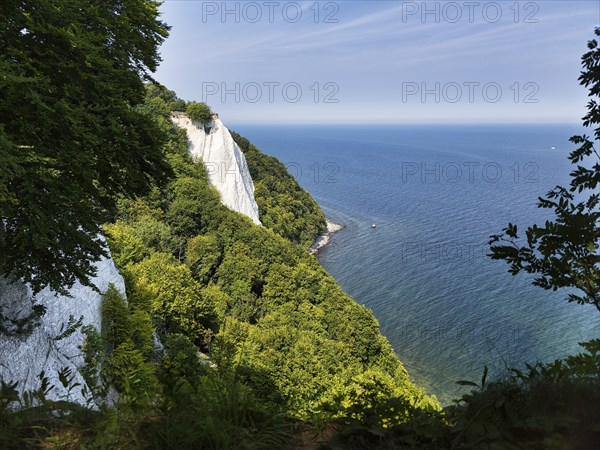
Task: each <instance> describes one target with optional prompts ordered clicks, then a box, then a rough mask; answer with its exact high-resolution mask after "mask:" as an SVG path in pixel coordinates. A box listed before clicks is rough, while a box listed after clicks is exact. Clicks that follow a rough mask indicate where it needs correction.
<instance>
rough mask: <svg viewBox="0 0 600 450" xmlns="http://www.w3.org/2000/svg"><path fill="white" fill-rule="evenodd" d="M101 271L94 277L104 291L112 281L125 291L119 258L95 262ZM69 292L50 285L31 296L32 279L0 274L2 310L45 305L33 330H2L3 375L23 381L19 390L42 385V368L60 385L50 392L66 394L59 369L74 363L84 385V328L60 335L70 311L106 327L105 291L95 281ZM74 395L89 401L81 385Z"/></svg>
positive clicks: (20, 313) (14, 313)
mask: <svg viewBox="0 0 600 450" xmlns="http://www.w3.org/2000/svg"><path fill="white" fill-rule="evenodd" d="M96 268H97V275H96V276H95V277H94V278H93V279H92V280H91V281H92V283H93V284H94V285H95V286H96V287H97V288H98V289H99V291H100V292H102V293H104V292H105V291H106V290H107V289H108V285H109V284H110V283H112V284H114V285H115V287H116V288H117V289H118V290H119V291H121V292H122V293H125V283H124V281H123V278H122V277H121V275H120V274H119V271H118V270H117V268H116V266H115V264H114V262H113V260H112V259H110V258H103V259H102V260H101V261H99V262H98V263H97V264H96ZM69 293H70V295H71V296H72V297H66V296H61V295H56V293H55V292H53V291H52V290H50V289H48V288H46V289H44V290H43V291H41V292H40V293H38V294H37V295H36V296H35V298H34V297H33V296H32V292H31V289H30V287H29V286H28V285H26V284H24V283H22V282H19V281H13V282H10V281H8V280H7V279H6V278H3V277H0V306H1V307H2V313H3V314H4V315H5V316H8V317H12V318H15V317H25V316H27V315H28V314H29V313H30V312H31V307H32V305H33V304H34V303H35V304H41V305H44V306H45V307H46V314H45V315H44V316H42V318H41V320H40V322H41V323H40V325H39V326H37V327H35V328H34V329H33V331H32V332H31V333H30V334H29V335H25V336H18V335H5V334H1V333H0V379H2V380H4V381H5V382H9V381H19V384H18V386H17V390H18V391H20V392H24V391H28V390H34V389H38V388H39V387H40V381H39V379H38V375H39V374H40V372H41V371H44V372H45V376H46V377H48V378H49V380H50V382H51V384H53V385H54V386H55V387H54V389H52V390H51V391H50V393H49V394H48V396H47V398H49V399H53V400H67V390H66V389H64V388H63V386H62V384H61V383H60V381H59V380H58V371H59V370H61V369H63V368H70V369H71V371H72V374H73V375H75V378H74V380H73V383H81V386H83V385H84V382H83V377H82V376H81V374H80V373H79V368H81V366H82V365H83V363H84V359H83V354H82V352H81V350H80V348H79V347H80V346H81V344H82V343H83V341H84V336H83V334H82V333H81V328H79V329H77V330H76V331H75V332H74V333H73V334H71V335H70V336H67V337H64V338H63V339H56V338H57V337H60V335H61V334H62V333H64V331H65V328H66V325H67V323H68V321H69V316H73V318H74V319H75V321H77V320H79V319H80V318H81V317H83V320H82V325H93V326H94V327H96V329H97V330H100V328H101V314H100V307H101V302H102V298H101V294H99V293H98V292H96V291H95V290H93V289H92V288H90V287H86V286H82V285H81V284H79V283H76V284H75V285H74V286H73V287H72V288H71V289H70V290H69ZM68 399H69V400H71V401H75V402H77V403H81V404H84V403H85V399H84V397H83V395H82V393H81V387H77V388H75V389H73V390H72V391H71V392H70V395H69V398H68Z"/></svg>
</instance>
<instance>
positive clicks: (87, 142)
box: [0, 0, 600, 449]
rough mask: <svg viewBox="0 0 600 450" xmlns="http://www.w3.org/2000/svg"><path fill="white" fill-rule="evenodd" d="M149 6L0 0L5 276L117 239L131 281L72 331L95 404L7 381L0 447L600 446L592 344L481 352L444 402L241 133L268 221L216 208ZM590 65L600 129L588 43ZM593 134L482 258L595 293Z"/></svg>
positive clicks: (146, 0)
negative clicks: (561, 351)
mask: <svg viewBox="0 0 600 450" xmlns="http://www.w3.org/2000/svg"><path fill="white" fill-rule="evenodd" d="M159 4H160V3H159V2H157V1H151V0H92V1H86V2H82V1H80V0H5V1H3V2H2V5H1V6H0V22H1V27H0V42H1V46H0V161H1V165H0V273H2V274H3V275H4V276H6V277H12V278H15V279H22V280H24V281H25V282H28V283H29V284H30V285H31V287H32V290H33V292H39V291H41V290H42V289H43V288H45V287H51V288H52V289H54V290H56V291H57V292H61V293H66V291H67V290H68V288H69V287H71V286H72V285H73V284H74V283H75V282H81V283H83V284H89V283H90V277H91V276H93V275H94V263H95V262H96V261H98V260H99V259H100V257H102V256H106V255H108V250H110V254H111V256H112V258H113V259H114V261H115V263H116V265H117V267H118V268H119V270H120V273H121V274H122V276H123V278H124V279H125V285H126V295H125V296H124V295H123V294H122V293H120V292H119V291H118V290H117V289H116V288H115V287H114V286H113V287H111V288H109V289H108V290H107V291H106V292H104V293H102V296H103V300H102V327H101V329H100V330H98V329H95V328H94V327H89V326H87V327H86V326H84V327H83V328H82V331H83V333H84V335H85V337H86V339H85V342H84V344H83V346H82V348H81V350H82V352H83V354H84V355H85V366H84V367H83V369H82V371H81V373H82V375H83V376H84V378H85V385H84V386H81V385H78V383H74V381H73V380H74V376H73V374H72V373H70V372H69V371H68V370H64V371H62V372H61V373H60V374H59V382H60V383H61V384H62V385H63V386H64V387H65V388H66V389H67V390H68V391H71V390H78V391H82V392H83V393H84V396H85V398H86V399H87V405H86V406H82V405H79V404H76V403H73V402H71V401H70V400H69V398H68V397H67V398H65V399H63V400H61V401H52V400H49V399H48V398H47V396H48V393H49V392H50V391H51V390H52V383H51V382H50V381H49V380H50V378H49V376H48V374H43V373H42V374H40V387H39V389H38V390H35V391H31V392H26V393H25V394H23V395H20V394H19V393H18V391H17V389H16V386H17V384H16V383H18V381H19V380H0V448H7V449H9V448H14V449H21V448H56V449H71V448H90V449H91V448H107V449H112V448H124V449H130V448H131V449H133V448H156V449H166V448H169V449H186V448H189V449H203V448H207V449H284V448H292V449H328V448H330V449H338V448H342V449H364V448H374V449H375V448H381V449H395V448H428V449H450V448H456V449H459V448H460V449H547V448H552V449H571V448H576V449H588V448H589V449H591V448H597V447H596V445H597V444H598V443H599V442H600V428H599V426H598V424H599V423H600V378H599V377H600V340H594V341H591V342H587V343H583V344H582V353H581V354H578V355H573V356H571V357H568V358H566V359H564V360H557V361H555V362H553V363H550V364H540V363H536V362H531V364H530V365H528V366H527V368H526V369H522V370H518V369H514V370H512V372H511V373H510V375H507V376H505V377H503V378H495V377H494V376H493V374H490V375H489V376H488V369H487V367H485V368H482V377H481V379H480V380H461V381H460V380H457V382H458V383H459V384H461V385H463V386H465V387H466V388H467V390H470V392H469V393H467V394H465V395H464V396H463V397H462V398H460V399H457V400H456V401H455V402H454V404H452V405H450V406H446V407H444V408H442V406H441V405H440V404H439V403H438V401H437V400H436V399H435V397H433V396H431V395H429V394H428V393H427V392H425V390H424V389H422V388H420V387H419V386H416V385H415V384H414V383H413V382H412V381H411V380H410V378H409V374H408V373H407V371H406V370H405V369H404V367H403V365H402V363H401V361H400V360H399V359H398V358H397V356H396V355H395V353H394V351H393V350H392V348H391V346H390V344H389V343H388V341H387V339H386V338H385V337H384V336H383V335H382V334H381V332H380V329H379V324H378V322H377V320H376V319H375V317H374V315H373V313H372V312H371V311H370V310H368V309H367V308H366V307H364V306H362V305H360V304H358V303H357V302H356V301H355V300H353V299H352V298H350V297H349V296H348V295H347V294H346V293H344V292H343V290H342V289H341V288H340V286H338V284H337V283H336V281H335V280H334V279H333V278H332V277H331V276H330V275H329V274H328V273H327V272H326V271H325V270H324V269H323V267H322V266H321V265H320V263H319V262H318V260H317V259H316V258H315V257H314V256H312V255H310V254H309V253H308V247H309V246H310V245H311V244H312V243H313V242H314V240H315V238H316V237H317V236H318V235H319V234H320V233H322V232H323V231H324V230H325V216H324V214H323V212H322V211H321V209H320V208H319V206H318V204H317V203H316V202H315V201H314V200H313V199H312V198H311V196H310V195H309V194H308V192H306V191H305V190H304V189H302V188H301V187H300V185H299V184H298V183H297V182H296V180H295V179H294V178H293V177H292V176H291V175H290V174H289V173H288V172H287V170H286V168H285V166H284V165H283V164H282V163H281V162H279V161H278V160H277V159H276V158H273V157H271V156H267V155H265V154H264V153H262V152H261V151H260V150H259V149H258V148H256V147H255V146H254V145H253V144H252V143H251V142H249V141H248V140H247V139H246V138H244V137H243V136H241V135H239V134H237V133H234V132H232V135H233V137H234V140H235V141H236V143H237V144H238V146H239V147H240V149H241V150H242V151H243V153H244V154H245V157H246V159H247V163H248V166H249V170H250V173H251V176H252V179H253V181H254V184H255V196H256V201H257V204H258V206H259V214H260V218H261V222H262V224H263V226H259V225H255V224H254V223H252V221H251V220H250V219H249V218H247V217H245V216H243V215H241V214H239V213H237V212H234V211H231V210H229V209H228V208H226V207H225V206H223V205H222V203H221V201H220V195H219V192H218V191H217V190H216V188H215V187H213V186H212V185H211V184H210V182H209V177H208V174H207V171H206V168H205V167H204V165H203V163H202V162H198V161H194V160H193V159H192V158H191V157H190V155H189V152H188V148H187V136H186V132H185V130H183V129H180V128H178V127H177V126H176V125H174V124H173V122H172V121H171V114H172V113H173V112H174V111H178V112H185V113H187V114H188V115H189V116H190V117H191V118H192V119H193V120H194V121H196V122H198V123H204V122H207V121H209V120H210V118H211V109H210V107H209V106H207V105H205V104H204V103H200V102H187V101H185V100H183V99H180V98H178V97H177V95H176V94H175V93H174V92H172V91H170V90H169V89H168V88H167V87H164V86H161V85H160V84H158V83H157V82H156V81H154V80H153V79H152V76H151V74H152V72H154V71H155V70H156V68H157V66H158V64H159V62H160V56H159V53H158V48H159V46H160V44H161V43H162V42H163V41H164V40H165V39H166V38H167V37H168V34H169V27H168V25H166V24H165V23H163V22H162V21H161V20H160V16H159V13H158V7H159ZM596 35H598V36H600V31H598V30H597V31H596ZM582 63H583V72H582V75H581V78H580V81H581V84H582V85H584V86H586V87H588V88H589V90H590V96H591V100H590V102H591V103H590V104H589V108H588V111H589V112H588V115H587V116H586V118H584V125H585V126H589V127H594V126H598V124H600V111H599V110H598V104H597V103H596V100H597V97H598V95H599V94H600V47H598V43H597V41H596V40H592V41H590V43H589V52H588V53H586V55H584V57H583V59H582ZM593 133H594V137H593V138H591V137H588V136H576V137H573V138H572V139H571V140H572V142H573V143H574V144H576V145H578V148H577V149H576V150H574V151H573V152H572V153H571V155H570V159H571V162H572V163H573V164H575V165H576V168H574V169H573V173H572V174H571V180H572V183H571V185H570V186H568V187H557V188H556V189H555V190H554V191H551V192H550V193H548V195H547V196H546V197H544V198H541V199H540V200H539V202H540V205H539V206H540V207H543V208H547V209H550V210H552V212H553V213H554V215H555V219H554V221H549V222H547V223H546V224H545V225H544V226H543V227H539V226H535V225H533V226H532V227H530V228H529V229H528V230H526V231H525V237H524V238H523V237H521V236H522V235H523V233H519V232H518V231H517V229H516V227H515V226H514V225H512V224H509V225H508V227H507V228H506V229H505V230H503V232H502V233H501V234H498V235H494V236H492V237H491V238H490V252H491V253H490V256H491V257H492V258H493V259H497V260H501V261H505V262H506V263H508V264H509V268H510V272H511V273H512V274H513V275H516V274H518V273H519V272H527V273H530V274H534V275H535V276H536V278H535V281H534V284H536V285H538V286H540V287H541V288H544V289H558V288H568V289H569V290H570V291H569V292H571V293H570V294H568V298H567V299H568V300H569V301H571V302H575V303H582V304H594V305H596V307H598V308H599V309H600V306H599V305H600V256H599V255H598V245H600V211H599V207H598V205H599V202H600V196H599V195H598V183H600V161H596V162H595V165H593V166H591V168H589V167H587V166H585V165H584V164H583V163H582V161H584V160H585V161H588V160H590V159H591V160H592V161H594V158H596V157H598V154H597V152H596V149H595V148H594V146H593V140H594V139H600V128H596V129H594V131H593ZM599 158H600V157H599ZM586 167H587V168H586ZM575 193H577V195H575ZM532 201H535V199H532ZM492 231H493V230H492ZM101 235H103V236H105V238H106V242H107V243H108V248H107V247H106V246H105V245H104V241H103V240H102V239H101V238H100V237H99V236H101ZM523 239H524V240H523ZM573 292H575V293H573ZM524 301H526V300H524ZM572 307H577V306H575V305H573V306H572ZM39 313H40V314H42V313H43V311H41V312H39ZM0 318H2V311H1V310H0ZM67 320H68V318H67V317H65V321H67ZM0 332H2V330H1V329H0Z"/></svg>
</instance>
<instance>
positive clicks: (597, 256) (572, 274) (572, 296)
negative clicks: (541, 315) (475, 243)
mask: <svg viewBox="0 0 600 450" xmlns="http://www.w3.org/2000/svg"><path fill="white" fill-rule="evenodd" d="M596 35H597V36H600V29H599V28H597V29H596ZM588 47H589V51H588V52H587V53H585V54H584V55H583V57H582V65H583V71H582V72H581V76H580V77H579V81H580V83H581V84H582V85H583V86H585V87H586V88H588V89H589V97H590V100H589V102H588V104H587V108H588V112H587V114H586V115H585V117H583V125H584V127H592V128H594V127H595V128H594V131H593V138H592V137H590V136H588V135H585V134H584V135H578V136H573V137H571V139H570V141H571V142H572V143H573V144H576V145H578V147H577V148H576V149H575V150H573V151H572V152H571V153H570V155H569V160H570V161H571V163H572V164H573V165H575V166H576V167H575V168H574V169H573V171H572V172H571V173H570V177H571V181H570V185H569V187H563V186H556V187H555V188H554V189H553V190H551V191H550V192H548V193H547V194H546V196H545V197H540V198H539V203H538V207H540V208H547V209H552V210H554V216H555V218H554V220H548V221H546V223H545V224H544V226H538V225H532V226H530V227H529V228H527V230H526V231H525V236H526V242H525V243H521V241H520V240H519V234H518V231H517V226H516V225H513V224H510V223H509V224H508V227H507V228H505V229H504V230H503V234H498V235H494V236H492V237H491V239H490V244H491V251H492V253H491V255H490V256H491V257H492V259H499V260H504V261H506V262H507V263H508V264H509V265H510V269H509V272H510V273H512V274H513V275H516V274H517V273H519V272H521V271H524V272H527V273H531V274H535V275H536V278H535V279H534V281H533V284H534V285H537V286H540V287H542V288H544V289H552V290H557V289H558V288H565V287H566V288H575V290H576V291H575V292H572V293H569V294H568V297H567V298H568V300H569V301H570V302H577V303H579V304H592V305H595V306H596V308H597V309H598V310H599V311H600V250H599V246H600V207H599V202H600V196H599V190H598V184H599V183H600V154H599V153H598V149H597V148H596V147H595V146H594V140H595V141H598V140H600V127H599V126H598V125H599V124H600V104H599V103H598V96H599V95H600V47H599V46H598V41H597V40H595V39H594V40H591V41H590V42H588Z"/></svg>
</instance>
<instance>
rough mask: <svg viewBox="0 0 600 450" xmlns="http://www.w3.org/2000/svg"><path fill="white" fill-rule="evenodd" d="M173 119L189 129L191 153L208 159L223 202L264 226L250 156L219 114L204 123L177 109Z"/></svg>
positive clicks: (198, 157) (213, 181)
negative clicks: (237, 141)
mask: <svg viewBox="0 0 600 450" xmlns="http://www.w3.org/2000/svg"><path fill="white" fill-rule="evenodd" d="M171 119H172V120H173V122H174V123H175V124H176V125H177V126H179V127H181V128H183V129H185V130H186V131H187V135H188V149H189V151H190V154H191V155H192V157H193V158H194V159H196V160H198V161H203V162H204V165H205V166H206V170H207V172H208V176H209V179H210V182H211V184H212V185H213V186H215V187H216V188H217V190H218V191H219V193H220V194H221V201H222V202H223V204H224V205H225V206H227V207H228V208H230V209H232V210H233V211H237V212H239V213H242V214H244V215H246V216H248V217H249V218H250V219H252V221H253V222H254V223H255V224H257V225H260V224H261V222H260V219H259V217H258V205H257V204H256V200H255V199H254V183H253V182H252V177H251V176H250V172H249V170H248V164H247V163H246V158H245V157H244V154H243V153H242V152H241V150H240V148H239V147H238V145H237V144H236V143H235V141H234V140H233V138H232V137H231V134H230V133H229V130H228V129H227V128H226V127H225V125H223V123H222V122H221V120H220V119H219V116H218V115H217V114H213V116H212V119H211V121H210V122H208V123H206V124H204V125H202V124H199V123H196V122H193V121H192V120H191V119H190V118H189V117H188V116H187V115H185V114H184V113H180V112H174V113H173V115H172V117H171Z"/></svg>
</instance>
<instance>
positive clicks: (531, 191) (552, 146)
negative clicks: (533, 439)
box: [231, 124, 600, 404]
mask: <svg viewBox="0 0 600 450" xmlns="http://www.w3.org/2000/svg"><path fill="white" fill-rule="evenodd" d="M231 128H232V129H234V130H236V131H237V132H238V133H240V134H242V135H244V136H245V137H247V138H248V139H250V140H251V141H252V142H253V143H254V144H255V145H256V146H257V147H259V148H260V149H261V150H262V151H263V152H265V153H267V154H269V155H272V156H275V157H277V158H278V159H279V160H280V161H281V162H283V163H284V164H285V165H286V166H287V168H288V171H289V172H290V173H291V174H292V175H293V176H294V177H295V178H296V179H297V180H298V182H299V183H300V184H301V185H302V186H303V187H304V188H305V189H307V190H308V191H309V192H310V194H311V195H312V196H313V197H314V198H315V200H316V201H317V202H318V203H319V205H320V206H321V207H322V209H323V211H324V212H325V214H326V215H327V217H328V218H329V219H331V220H332V221H334V222H335V223H338V224H341V225H343V226H344V228H343V230H342V231H340V232H338V233H336V234H334V235H333V237H332V240H331V243H330V245H329V246H328V247H326V248H325V249H324V250H322V251H321V253H320V254H319V256H318V258H319V260H320V262H321V264H322V265H323V266H324V267H325V269H327V271H328V272H329V273H330V274H331V275H332V276H333V277H335V279H336V280H337V282H338V283H339V284H340V285H341V286H342V288H343V289H344V290H345V291H346V292H347V293H348V294H349V295H351V296H352V297H353V298H354V299H355V300H356V301H357V302H359V303H362V304H364V305H366V306H367V307H368V308H370V309H371V310H372V311H373V313H374V315H375V317H376V318H377V320H378V321H379V324H380V326H381V331H382V333H383V334H384V335H385V336H386V337H387V338H388V340H389V342H390V343H391V345H392V347H393V348H394V350H395V352H396V354H397V355H398V357H399V358H400V360H401V361H402V362H403V364H404V366H405V367H406V369H407V370H408V373H409V375H410V377H411V379H412V380H413V381H414V382H415V383H417V384H418V385H420V386H423V387H424V388H425V389H426V390H427V391H428V392H429V393H430V394H434V395H436V397H437V398H438V400H440V402H441V403H442V404H450V403H452V401H453V399H456V398H458V397H459V396H460V395H462V394H463V393H465V389H466V388H465V387H463V386H460V385H458V384H457V383H456V382H457V381H459V380H470V381H474V382H479V381H480V379H481V377H482V373H483V371H484V367H486V366H487V367H488V369H489V375H488V379H502V378H504V377H507V376H508V374H509V370H510V368H519V367H523V365H524V363H526V362H528V363H534V362H536V361H541V362H549V361H553V360H554V359H556V358H562V357H564V356H566V355H569V354H574V353H577V352H579V351H580V350H581V347H580V346H578V342H581V341H586V340H589V339H592V338H598V337H600V313H599V312H598V311H597V310H596V309H595V308H594V307H593V306H590V305H578V304H575V303H568V302H567V301H566V297H567V294H568V291H564V290H562V291H561V290H558V291H556V292H553V291H547V290H544V289H541V288H539V287H536V286H533V285H532V284H531V282H532V281H533V276H532V275H529V274H523V273H521V274H518V275H517V276H512V275H511V274H510V273H508V265H507V264H506V263H505V262H504V261H493V260H491V259H490V258H489V256H488V253H489V245H488V244H487V243H488V240H489V238H490V236H491V235H493V234H499V233H501V232H502V229H503V228H505V227H506V226H507V225H508V223H513V224H516V225H517V227H518V230H520V231H521V232H523V231H524V230H525V229H526V227H527V226H529V225H532V224H534V223H537V224H543V223H544V221H545V220H547V219H549V218H551V215H550V214H551V211H549V210H543V209H539V208H538V207H537V199H538V197H539V196H542V195H544V194H545V193H546V192H547V191H548V190H550V189H552V188H553V187H554V186H555V185H557V184H563V185H567V184H568V181H569V176H568V174H569V172H570V170H571V165H570V163H569V161H568V159H567V156H568V153H569V151H571V150H572V149H573V148H574V146H573V144H571V143H570V142H569V141H568V138H569V137H570V136H572V135H573V134H577V133H580V132H581V131H582V130H581V129H580V128H579V127H578V126H577V125H568V124H564V125H560V124H558V125H557V124H552V125H522V124H521V125H508V124H503V125H438V124H434V125H369V124H363V125H248V124H244V125H237V126H236V125H233V126H231Z"/></svg>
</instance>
